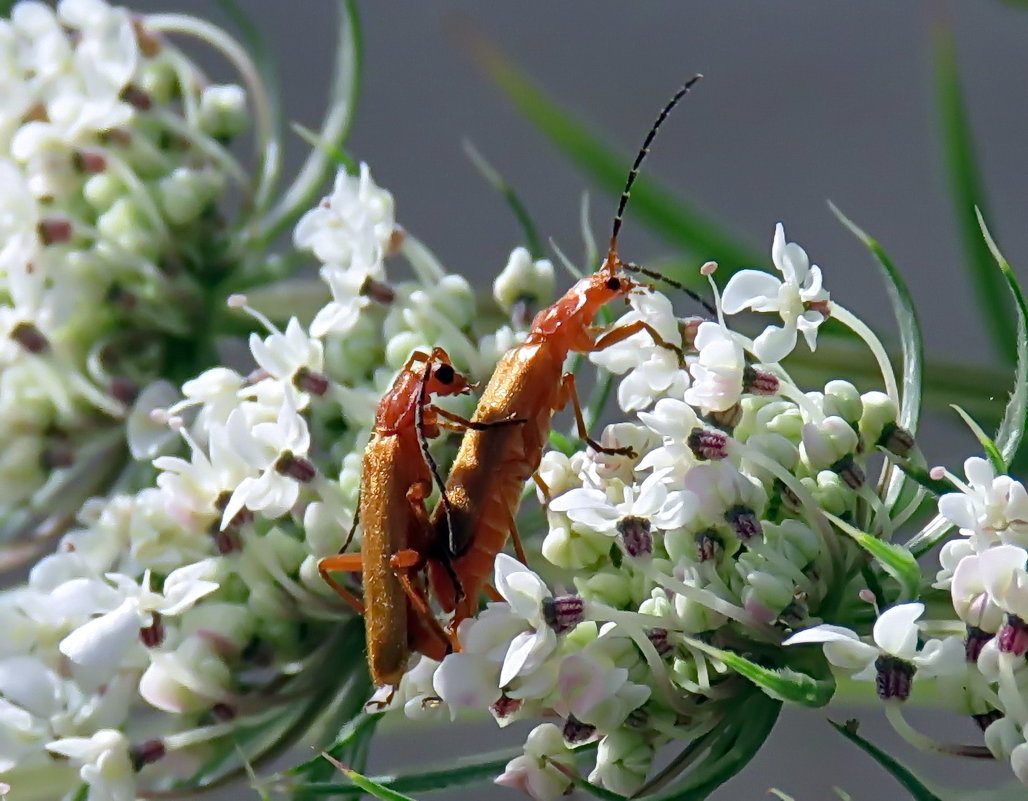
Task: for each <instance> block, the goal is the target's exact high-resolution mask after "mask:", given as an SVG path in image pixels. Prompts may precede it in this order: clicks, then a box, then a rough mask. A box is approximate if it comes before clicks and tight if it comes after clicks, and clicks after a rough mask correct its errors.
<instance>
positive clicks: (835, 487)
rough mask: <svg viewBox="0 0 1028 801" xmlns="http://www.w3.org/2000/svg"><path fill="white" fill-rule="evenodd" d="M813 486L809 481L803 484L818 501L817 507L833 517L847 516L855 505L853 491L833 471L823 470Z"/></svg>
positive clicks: (805, 480)
mask: <svg viewBox="0 0 1028 801" xmlns="http://www.w3.org/2000/svg"><path fill="white" fill-rule="evenodd" d="M814 481H815V482H816V483H815V484H813V485H811V484H810V482H809V481H808V480H807V479H804V481H803V483H804V484H805V485H806V486H807V488H808V489H809V490H810V492H811V494H813V496H814V500H815V501H817V505H818V506H819V507H820V508H822V509H824V510H825V511H826V512H830V513H831V514H833V515H836V516H839V515H845V514H846V512H848V511H849V510H850V508H851V507H852V505H853V490H852V489H850V487H849V485H847V484H846V482H845V481H844V480H843V479H842V477H841V476H840V475H839V474H838V473H835V472H833V471H831V470H822V471H820V472H819V473H818V474H817V477H816V478H815V479H814Z"/></svg>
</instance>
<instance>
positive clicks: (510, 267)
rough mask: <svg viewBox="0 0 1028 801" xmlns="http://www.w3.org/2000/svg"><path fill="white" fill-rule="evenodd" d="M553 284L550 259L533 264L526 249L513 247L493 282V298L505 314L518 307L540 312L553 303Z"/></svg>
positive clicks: (553, 278)
mask: <svg viewBox="0 0 1028 801" xmlns="http://www.w3.org/2000/svg"><path fill="white" fill-rule="evenodd" d="M555 283H556V279H555V277H554V274H553V264H552V263H551V262H550V260H549V259H539V260H538V261H534V262H533V261H532V256H531V254H529V252H528V250H527V249H526V248H523V247H516V248H514V250H512V251H511V252H510V257H509V258H508V259H507V266H506V267H504V268H503V270H502V271H501V272H500V274H499V275H498V276H496V280H494V281H493V297H494V298H495V299H496V303H497V305H498V306H499V307H500V308H501V309H503V311H504V312H506V313H507V314H510V313H511V311H512V310H513V309H514V307H515V306H516V305H518V304H524V305H525V306H526V307H528V308H529V309H539V308H541V307H543V306H546V305H547V304H549V303H550V302H551V301H552V299H553V290H554V286H555Z"/></svg>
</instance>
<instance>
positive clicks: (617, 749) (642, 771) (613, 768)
mask: <svg viewBox="0 0 1028 801" xmlns="http://www.w3.org/2000/svg"><path fill="white" fill-rule="evenodd" d="M654 753H655V752H654V748H653V745H652V743H651V742H650V738H649V737H648V736H647V734H646V733H644V732H638V731H634V730H632V729H618V730H617V731H615V732H612V733H611V734H608V735H607V736H606V737H604V738H603V739H602V740H600V747H599V748H598V749H597V751H596V767H595V768H593V770H592V772H591V773H590V774H589V781H591V782H593V783H594V784H598V785H600V786H601V787H604V788H606V789H607V790H611V791H613V792H615V793H617V794H618V795H623V796H625V797H628V796H631V795H632V794H633V793H634V792H635V791H636V790H638V789H639V788H640V787H642V784H643V782H644V781H646V774H647V773H649V770H650V765H651V764H652V763H653V757H654Z"/></svg>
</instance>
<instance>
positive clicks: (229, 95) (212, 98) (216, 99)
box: [199, 84, 249, 139]
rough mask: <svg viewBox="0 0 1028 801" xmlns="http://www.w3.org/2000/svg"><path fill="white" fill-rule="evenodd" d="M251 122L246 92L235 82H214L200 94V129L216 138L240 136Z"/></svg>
mask: <svg viewBox="0 0 1028 801" xmlns="http://www.w3.org/2000/svg"><path fill="white" fill-rule="evenodd" d="M248 122H249V115H248V114H247V111H246V92H244V91H243V88H242V87H241V86H236V85H235V84H213V85H211V86H206V87H204V90H203V92H202V93H201V94H200V117H199V124H200V130H202V131H203V132H204V133H206V134H208V135H209V136H212V137H214V138H215V139H231V138H232V137H234V136H238V135H239V134H240V133H242V132H243V131H244V130H246V125H247V123H248Z"/></svg>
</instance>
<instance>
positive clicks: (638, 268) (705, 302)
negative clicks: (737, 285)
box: [618, 261, 717, 317]
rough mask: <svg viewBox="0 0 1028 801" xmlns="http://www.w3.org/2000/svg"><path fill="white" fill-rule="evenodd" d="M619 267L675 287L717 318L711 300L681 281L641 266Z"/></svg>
mask: <svg viewBox="0 0 1028 801" xmlns="http://www.w3.org/2000/svg"><path fill="white" fill-rule="evenodd" d="M618 266H619V267H622V268H624V269H625V270H628V272H630V273H639V274H640V275H645V276H646V277H647V278H655V279H656V280H658V281H663V282H664V283H665V284H668V285H669V286H673V287H674V288H675V289H680V290H681V291H682V292H684V293H685V294H686V295H688V296H689V297H690V298H692V299H693V300H695V301H696V302H697V303H699V304H700V305H701V306H702V307H703V308H704V309H705V310H706V311H707V313H708V314H711V315H713V316H715V317H716V316H717V308H716V307H715V306H714V304H713V303H711V302H710V301H709V300H707V299H706V298H705V297H703V296H702V295H701V294H700V293H699V292H697V291H696V290H695V289H690V288H689V287H687V286H686V285H685V284H683V283H682V282H681V281H676V280H675V279H674V278H668V277H667V276H666V275H664V274H663V273H659V272H657V271H656V270H650V269H649V268H647V267H643V266H641V265H639V264H633V263H632V262H625V261H619V262H618Z"/></svg>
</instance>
